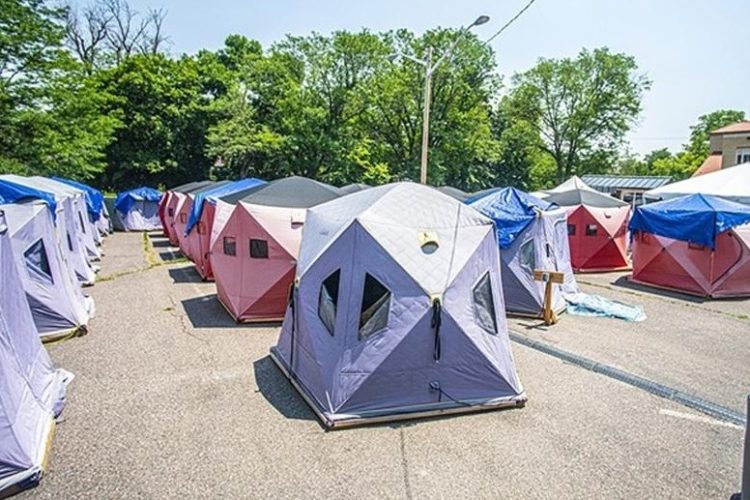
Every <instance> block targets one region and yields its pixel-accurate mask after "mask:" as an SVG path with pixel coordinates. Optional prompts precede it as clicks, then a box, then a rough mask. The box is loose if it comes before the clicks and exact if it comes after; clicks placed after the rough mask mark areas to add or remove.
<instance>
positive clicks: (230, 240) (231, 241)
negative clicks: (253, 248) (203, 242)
mask: <svg viewBox="0 0 750 500" xmlns="http://www.w3.org/2000/svg"><path fill="white" fill-rule="evenodd" d="M224 255H229V256H230V257H235V256H236V255H237V238H235V237H234V236H224Z"/></svg>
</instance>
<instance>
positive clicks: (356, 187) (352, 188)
mask: <svg viewBox="0 0 750 500" xmlns="http://www.w3.org/2000/svg"><path fill="white" fill-rule="evenodd" d="M371 187H372V186H370V185H368V184H364V183H362V182H355V183H353V184H347V185H346V186H341V187H340V188H339V189H340V190H341V192H342V193H343V194H350V193H356V192H358V191H364V190H365V189H370V188H371Z"/></svg>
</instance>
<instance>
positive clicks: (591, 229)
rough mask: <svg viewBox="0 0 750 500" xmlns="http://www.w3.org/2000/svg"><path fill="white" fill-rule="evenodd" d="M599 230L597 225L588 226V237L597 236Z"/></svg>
mask: <svg viewBox="0 0 750 500" xmlns="http://www.w3.org/2000/svg"><path fill="white" fill-rule="evenodd" d="M598 232H599V229H598V227H597V225H596V224H586V236H596V234H597V233H598Z"/></svg>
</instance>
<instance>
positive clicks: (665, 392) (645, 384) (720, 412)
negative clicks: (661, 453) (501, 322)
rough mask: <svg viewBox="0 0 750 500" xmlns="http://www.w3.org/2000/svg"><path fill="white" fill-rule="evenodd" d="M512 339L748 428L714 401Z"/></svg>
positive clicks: (520, 338) (528, 340)
mask: <svg viewBox="0 0 750 500" xmlns="http://www.w3.org/2000/svg"><path fill="white" fill-rule="evenodd" d="M509 336H510V340H512V341H513V342H515V343H517V344H521V345H523V346H526V347H529V348H531V349H534V350H536V351H539V352H542V353H544V354H548V355H550V356H553V357H555V358H558V359H560V360H562V361H565V362H567V363H571V364H573V365H576V366H578V367H581V368H585V369H587V370H589V371H592V372H594V373H599V374H601V375H604V376H606V377H609V378H612V379H615V380H619V381H620V382H623V383H625V384H627V385H629V386H631V387H635V388H636V389H641V390H643V391H646V392H648V393H651V394H653V395H654V396H658V397H660V398H664V399H667V400H669V401H673V402H675V403H678V404H680V405H682V406H685V407H686V408H690V409H693V410H697V411H699V412H701V413H703V414H705V415H708V416H709V417H712V418H715V419H718V420H721V421H724V422H729V423H732V424H735V425H740V426H743V428H744V426H745V425H746V419H745V416H744V415H743V414H742V413H739V412H736V411H734V410H732V409H731V408H727V407H726V406H722V405H720V404H717V403H714V402H712V401H707V400H705V399H703V398H700V397H698V396H696V395H694V394H689V393H687V392H684V391H680V390H678V389H675V388H673V387H669V386H667V385H664V384H660V383H658V382H655V381H653V380H649V379H647V378H644V377H640V376H638V375H635V374H633V373H629V372H626V371H623V370H620V369H618V368H615V367H613V366H611V365H607V364H604V363H600V362H598V361H594V360H592V359H589V358H586V357H583V356H579V355H577V354H573V353H572V352H569V351H565V350H563V349H559V348H557V347H554V346H552V345H550V344H548V343H546V342H541V341H539V340H534V339H532V338H529V337H527V336H526V335H523V334H520V333H517V332H514V331H512V330H510V331H509Z"/></svg>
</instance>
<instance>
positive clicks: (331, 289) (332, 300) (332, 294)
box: [318, 269, 341, 336]
mask: <svg viewBox="0 0 750 500" xmlns="http://www.w3.org/2000/svg"><path fill="white" fill-rule="evenodd" d="M340 281H341V270H340V269H337V270H336V271H335V272H333V273H332V274H331V275H330V276H328V277H327V278H326V279H325V280H323V283H322V284H321V285H320V294H319V296H318V317H319V318H320V321H322V322H323V324H324V325H325V327H326V329H327V330H328V333H330V334H331V336H333V330H334V326H335V325H336V309H337V308H338V302H339V282H340Z"/></svg>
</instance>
